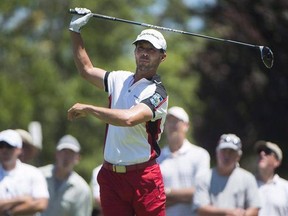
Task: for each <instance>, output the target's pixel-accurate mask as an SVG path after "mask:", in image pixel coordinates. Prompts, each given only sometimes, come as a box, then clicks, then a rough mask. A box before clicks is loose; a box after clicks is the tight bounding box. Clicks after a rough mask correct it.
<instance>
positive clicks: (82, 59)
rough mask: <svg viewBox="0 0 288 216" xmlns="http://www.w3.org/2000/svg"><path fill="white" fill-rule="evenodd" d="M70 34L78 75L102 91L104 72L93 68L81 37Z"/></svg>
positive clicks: (74, 33)
mask: <svg viewBox="0 0 288 216" xmlns="http://www.w3.org/2000/svg"><path fill="white" fill-rule="evenodd" d="M70 32H71V33H70V34H71V39H72V48H73V56H74V61H75V64H76V67H77V69H78V71H79V73H80V75H81V76H82V77H83V78H85V79H86V80H88V81H89V82H91V83H92V84H93V85H95V86H97V87H98V88H101V89H103V88H104V84H103V79H104V75H105V72H106V71H105V70H103V69H101V68H96V67H93V64H92V62H91V60H90V58H89V56H88V54H87V52H86V49H85V47H84V42H83V40H82V37H81V35H80V34H79V33H76V32H72V31H70Z"/></svg>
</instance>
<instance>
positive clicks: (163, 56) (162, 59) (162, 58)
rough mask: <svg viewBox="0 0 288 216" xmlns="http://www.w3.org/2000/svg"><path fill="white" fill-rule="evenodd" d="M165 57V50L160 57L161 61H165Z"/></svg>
mask: <svg viewBox="0 0 288 216" xmlns="http://www.w3.org/2000/svg"><path fill="white" fill-rule="evenodd" d="M166 57H167V54H166V52H164V53H163V55H162V57H161V62H163V61H165V59H166Z"/></svg>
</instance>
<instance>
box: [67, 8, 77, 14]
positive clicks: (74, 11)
mask: <svg viewBox="0 0 288 216" xmlns="http://www.w3.org/2000/svg"><path fill="white" fill-rule="evenodd" d="M69 13H71V14H78V13H77V11H76V10H75V9H71V8H70V9H69Z"/></svg>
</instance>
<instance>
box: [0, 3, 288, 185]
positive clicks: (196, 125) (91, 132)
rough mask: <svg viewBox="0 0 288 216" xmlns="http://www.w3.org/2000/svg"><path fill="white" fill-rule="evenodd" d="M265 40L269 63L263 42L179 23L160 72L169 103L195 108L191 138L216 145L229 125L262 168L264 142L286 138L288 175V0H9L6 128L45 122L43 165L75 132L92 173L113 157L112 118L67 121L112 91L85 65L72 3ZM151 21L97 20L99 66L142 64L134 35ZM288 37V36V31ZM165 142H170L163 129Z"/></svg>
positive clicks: (1, 42)
mask: <svg viewBox="0 0 288 216" xmlns="http://www.w3.org/2000/svg"><path fill="white" fill-rule="evenodd" d="M74 7H86V8H89V9H90V10H91V11H93V12H95V13H100V14H106V15H109V16H115V17H118V18H123V19H129V20H135V21H138V22H145V23H150V24H154V25H160V26H165V27H168V28H175V29H179V30H184V31H190V32H195V33H200V34H205V35H209V36H213V37H219V38H225V39H231V40H238V41H242V42H247V43H252V44H257V45H265V46H268V47H270V48H271V50H272V51H273V52H274V58H275V61H274V66H273V68H272V69H267V68H266V67H265V66H264V64H263V63H262V61H261V58H260V52H259V50H257V49H253V48H248V47H241V46H238V45H235V44H228V43H222V42H215V41H209V40H206V39H201V38H196V37H192V36H185V35H182V34H176V33H172V32H162V33H163V34H164V36H165V38H166V39H167V43H168V50H167V54H168V57H167V59H166V61H165V62H164V63H163V64H161V66H160V69H159V74H160V75H161V77H162V81H163V83H164V84H165V87H166V89H167V91H168V94H169V97H170V98H169V106H174V105H177V106H181V107H183V108H184V109H185V110H186V111H187V112H188V113H189V115H190V118H191V128H190V132H189V139H190V140H191V141H192V142H194V143H195V144H197V145H199V146H202V147H204V148H206V149H207V150H208V151H209V153H210V155H211V157H212V165H213V163H214V162H215V160H214V152H215V147H216V145H217V141H218V138H219V137H220V135H221V134H223V133H235V134H237V135H238V136H239V137H240V138H241V139H242V143H243V152H244V154H243V157H242V159H241V162H240V164H241V166H243V167H244V168H246V169H248V170H251V171H253V170H254V168H255V152H254V150H253V145H254V143H255V141H257V140H259V139H261V140H268V141H272V142H275V143H277V144H279V146H280V147H281V148H282V151H283V153H284V160H283V163H282V165H281V167H280V168H279V170H278V173H279V174H280V175H282V176H283V177H285V178H287V177H288V173H287V168H288V156H287V144H288V73H287V63H288V42H287V38H288V1H286V0H278V1H270V0H254V1H248V0H242V1H222V0H177V1H176V0H170V1H164V0H154V1H153V0H121V1H112V0H97V1H92V0H85V1H80V0H73V1H69V0H50V1H45V0H22V1H15V0H10V1H1V2H0V31H1V34H0V65H1V67H0V130H4V129H8V128H12V129H15V128H22V129H25V130H27V127H28V125H29V123H30V122H31V121H38V122H40V123H41V126H42V132H43V140H42V142H43V151H42V152H41V157H40V160H41V161H40V165H44V164H47V163H51V162H53V159H54V152H55V145H56V144H57V142H58V140H59V139H60V138H61V137H62V136H63V135H65V134H68V133H69V134H71V135H73V136H75V137H76V138H77V139H78V140H79V142H80V143H81V144H82V161H81V163H80V164H79V165H78V166H77V171H78V172H79V173H80V174H81V175H82V176H83V177H84V178H85V179H86V180H87V181H89V180H90V178H91V172H92V169H93V168H94V167H96V166H97V165H98V164H99V163H101V161H102V160H103V156H102V152H103V142H104V133H105V124H103V123H102V122H100V121H98V120H97V119H95V118H92V117H87V118H84V119H79V120H77V121H73V122H70V121H68V120H67V118H66V115H67V110H68V109H69V108H70V107H71V106H72V105H73V104H74V103H76V102H82V103H89V104H94V105H98V106H107V105H108V99H107V94H106V93H105V92H101V91H99V90H98V89H96V88H94V87H93V86H92V85H91V84H89V83H88V82H87V81H85V80H83V79H82V78H81V77H80V76H79V75H78V72H77V70H76V67H75V64H74V61H73V58H72V50H71V41H70V37H69V31H68V25H69V22H70V19H71V14H69V13H68V10H69V8H74ZM141 30H143V27H140V26H133V25H128V24H125V23H119V22H113V21H108V20H100V19H93V18H92V19H91V20H90V21H89V23H88V25H86V26H85V27H84V28H83V29H82V36H83V39H84V42H85V44H86V46H87V50H88V53H89V55H90V57H91V59H92V61H93V63H94V65H95V66H97V67H102V68H104V69H106V70H115V69H124V70H131V71H134V70H135V63H134V55H133V51H134V46H133V45H132V44H131V43H132V41H133V40H134V39H135V38H136V36H137V34H138V33H139V32H140V31H141ZM285 38H286V39H285ZM160 144H161V146H163V145H164V144H165V136H164V134H163V137H162V140H161V143H160ZM285 171H286V172H285Z"/></svg>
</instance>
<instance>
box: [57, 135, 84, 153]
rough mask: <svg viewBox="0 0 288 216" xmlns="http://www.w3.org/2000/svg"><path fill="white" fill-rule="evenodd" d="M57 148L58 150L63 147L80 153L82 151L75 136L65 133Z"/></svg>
mask: <svg viewBox="0 0 288 216" xmlns="http://www.w3.org/2000/svg"><path fill="white" fill-rule="evenodd" d="M56 149H57V150H58V151H61V150H62V149H70V150H72V151H74V152H77V153H78V152H80V150H81V147H80V144H79V142H78V141H77V139H76V138H75V137H73V136H71V135H65V136H63V137H62V138H61V139H60V140H59V142H58V144H57V147H56Z"/></svg>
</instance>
